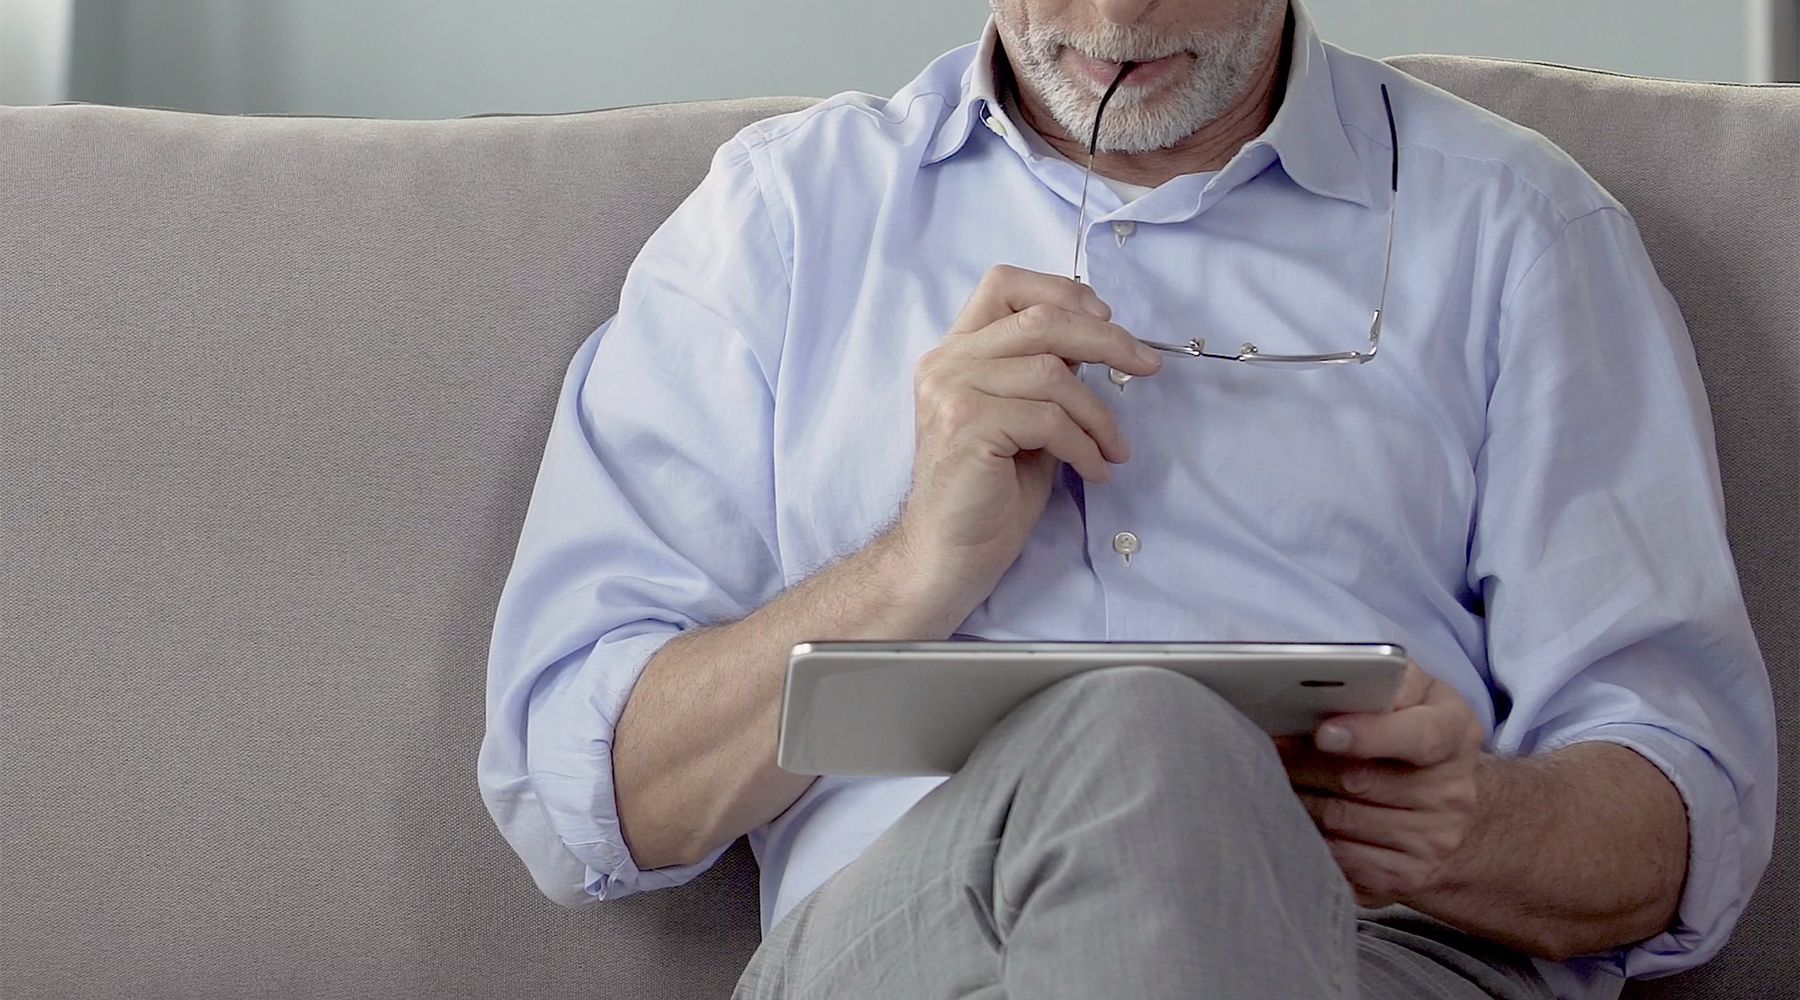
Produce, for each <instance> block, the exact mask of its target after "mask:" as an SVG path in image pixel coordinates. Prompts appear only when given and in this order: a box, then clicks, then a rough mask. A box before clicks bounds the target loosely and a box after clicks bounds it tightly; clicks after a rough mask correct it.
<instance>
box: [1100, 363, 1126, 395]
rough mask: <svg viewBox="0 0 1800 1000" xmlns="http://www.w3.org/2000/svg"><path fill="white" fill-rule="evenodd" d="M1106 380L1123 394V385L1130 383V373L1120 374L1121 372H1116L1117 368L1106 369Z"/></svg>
mask: <svg viewBox="0 0 1800 1000" xmlns="http://www.w3.org/2000/svg"><path fill="white" fill-rule="evenodd" d="M1106 379H1107V381H1109V382H1111V383H1112V384H1113V385H1116V386H1118V387H1119V391H1120V392H1124V391H1125V383H1127V382H1129V381H1131V373H1130V372H1122V371H1120V370H1118V369H1117V368H1108V369H1107V370H1106Z"/></svg>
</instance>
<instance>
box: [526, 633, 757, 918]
mask: <svg viewBox="0 0 1800 1000" xmlns="http://www.w3.org/2000/svg"><path fill="white" fill-rule="evenodd" d="M677 634H679V633H678V632H675V631H659V632H656V633H645V634H639V635H633V636H630V637H627V638H623V639H617V640H611V641H609V640H607V639H602V640H601V641H599V642H597V643H595V645H594V647H593V649H592V650H591V651H590V652H589V653H588V655H587V657H586V658H585V659H581V660H577V661H575V662H574V663H573V664H571V666H570V668H569V669H568V671H567V673H566V674H558V675H555V676H547V677H545V678H544V680H543V682H542V683H543V687H542V688H541V689H540V690H538V691H536V692H534V693H533V695H532V699H531V702H532V704H531V712H530V721H529V724H528V726H527V734H526V747H527V751H526V768H527V771H528V773H529V774H530V776H531V783H532V786H533V788H534V789H535V790H536V792H537V794H538V798H539V799H540V801H542V803H543V805H544V810H545V812H546V813H548V814H549V816H550V822H551V825H552V827H554V828H555V830H556V833H557V836H558V837H560V838H561V839H562V841H563V844H564V846H565V847H567V848H568V851H569V853H570V854H571V855H573V856H574V857H575V858H576V860H578V861H580V862H581V863H582V864H583V865H584V866H585V867H586V871H585V874H584V877H583V887H584V889H585V890H586V891H587V893H588V894H589V895H590V896H593V897H595V898H597V899H617V898H620V897H622V896H629V895H632V894H633V893H638V892H644V891H647V890H650V889H663V888H668V887H671V886H677V885H681V884H682V883H684V882H688V881H691V880H692V879H693V878H694V877H695V876H697V875H699V874H700V873H701V872H704V871H705V870H706V869H708V868H710V867H712V865H713V863H714V862H715V861H717V860H718V859H719V856H720V855H722V854H724V853H725V850H726V848H728V847H730V846H731V845H730V844H725V845H722V846H720V847H719V848H718V849H717V850H715V851H713V852H712V853H711V854H709V855H707V857H706V858H705V859H703V860H702V861H700V862H699V863H698V864H692V865H672V866H669V867H665V868H655V869H650V870H648V871H646V870H642V869H640V868H638V866H637V863H636V861H635V860H633V858H632V857H631V852H630V850H629V849H627V847H626V846H625V837H624V834H623V833H622V832H621V831H620V827H619V809H618V800H617V798H616V797H615V794H614V786H613V766H612V765H613V761H612V745H613V732H614V730H615V729H616V728H617V726H618V724H619V717H620V716H621V715H622V714H624V711H625V701H626V699H627V698H629V697H630V695H631V689H632V688H633V687H634V686H635V685H636V684H637V681H638V678H639V677H641V676H643V672H644V667H645V666H646V665H647V664H648V663H649V661H650V658H651V657H652V656H654V655H656V652H657V651H658V650H660V649H661V648H662V647H663V645H664V644H665V643H667V642H668V641H669V640H670V639H673V638H674V637H675V636H676V635H677Z"/></svg>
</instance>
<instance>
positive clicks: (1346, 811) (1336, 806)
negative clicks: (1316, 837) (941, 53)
mask: <svg viewBox="0 0 1800 1000" xmlns="http://www.w3.org/2000/svg"><path fill="white" fill-rule="evenodd" d="M1319 819H1320V822H1322V823H1324V824H1325V826H1326V827H1327V828H1328V829H1332V830H1337V831H1339V832H1340V833H1342V832H1348V827H1349V824H1350V806H1349V803H1347V802H1345V801H1344V800H1343V799H1326V800H1325V804H1324V806H1323V807H1322V808H1321V809H1320V810H1319Z"/></svg>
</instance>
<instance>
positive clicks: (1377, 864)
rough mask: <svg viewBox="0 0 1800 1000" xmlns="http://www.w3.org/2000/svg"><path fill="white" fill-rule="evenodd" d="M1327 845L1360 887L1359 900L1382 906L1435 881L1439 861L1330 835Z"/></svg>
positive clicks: (1339, 863) (1347, 874)
mask: <svg viewBox="0 0 1800 1000" xmlns="http://www.w3.org/2000/svg"><path fill="white" fill-rule="evenodd" d="M1325 846H1326V847H1327V848H1329V849H1330V850H1331V857H1332V860H1334V861H1336V862H1337V863H1338V867H1339V868H1340V869H1342V870H1343V872H1344V877H1345V878H1346V879H1348V880H1349V882H1350V884H1351V885H1352V886H1353V887H1355V889H1356V899H1357V902H1358V903H1360V904H1362V905H1363V906H1379V905H1385V904H1386V903H1388V902H1391V901H1395V900H1403V899H1405V898H1406V897H1408V896H1410V895H1412V894H1414V893H1417V892H1422V891H1424V890H1425V889H1426V888H1427V887H1429V886H1430V885H1431V881H1432V877H1433V875H1434V874H1435V871H1436V867H1437V866H1435V865H1433V864H1431V863H1429V862H1426V861H1423V860H1421V859H1419V858H1416V857H1414V856H1412V855H1410V854H1407V853H1405V852H1402V851H1396V850H1394V849H1393V848H1390V847H1379V846H1376V845H1373V844H1364V843H1360V842H1358V841H1354V840H1345V839H1343V838H1340V837H1327V838H1326V839H1325Z"/></svg>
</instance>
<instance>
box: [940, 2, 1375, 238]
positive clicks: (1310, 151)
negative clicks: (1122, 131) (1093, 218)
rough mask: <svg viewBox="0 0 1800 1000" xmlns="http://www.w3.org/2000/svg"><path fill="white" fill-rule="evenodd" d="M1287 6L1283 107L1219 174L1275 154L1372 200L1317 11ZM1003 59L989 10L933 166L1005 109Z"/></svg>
mask: <svg viewBox="0 0 1800 1000" xmlns="http://www.w3.org/2000/svg"><path fill="white" fill-rule="evenodd" d="M1288 9H1289V12H1290V14H1291V17H1292V32H1293V34H1292V40H1293V49H1292V52H1291V55H1290V58H1289V61H1288V78H1287V87H1286V89H1285V90H1284V91H1283V93H1282V99H1281V107H1280V108H1278V109H1277V110H1276V112H1275V118H1274V120H1273V121H1271V122H1270V123H1269V127H1268V128H1267V129H1265V130H1264V131H1263V133H1262V135H1260V136H1258V137H1256V138H1255V139H1253V140H1251V141H1250V142H1248V143H1246V144H1245V145H1244V148H1243V149H1242V150H1240V151H1239V153H1238V155H1237V156H1235V157H1233V158H1232V161H1231V162H1230V163H1228V164H1226V166H1225V167H1224V168H1223V169H1222V170H1221V171H1220V182H1221V183H1229V182H1230V179H1231V175H1236V174H1239V173H1240V171H1241V170H1244V169H1253V170H1255V171H1256V172H1260V171H1261V170H1262V169H1263V168H1264V167H1266V166H1267V165H1268V160H1269V159H1270V158H1271V157H1270V154H1271V153H1272V154H1273V156H1272V159H1274V160H1278V161H1279V162H1280V163H1281V167H1282V169H1283V170H1285V171H1286V172H1287V175H1288V176H1289V177H1291V178H1293V180H1294V183H1296V184H1299V185H1300V186H1301V187H1303V188H1305V189H1307V190H1308V191H1311V192H1313V193H1314V194H1320V195H1325V196H1327V197H1331V198H1341V199H1343V200H1345V201H1352V202H1355V203H1357V204H1359V205H1364V206H1368V205H1373V204H1375V192H1374V191H1373V189H1372V187H1371V182H1370V179H1369V174H1368V172H1367V171H1366V170H1364V169H1363V166H1362V164H1361V162H1360V161H1359V160H1358V158H1357V155H1356V150H1355V149H1354V148H1353V147H1352V146H1351V145H1350V140H1349V137H1348V136H1346V135H1345V134H1344V122H1343V119H1342V117H1341V116H1340V115H1339V113H1338V103H1337V92H1336V88H1335V86H1334V84H1333V81H1332V78H1331V66H1330V64H1329V63H1328V61H1327V58H1326V54H1325V43H1324V42H1323V41H1322V40H1321V39H1320V38H1319V33H1318V31H1317V29H1316V28H1315V27H1314V26H1313V20H1312V16H1311V15H1310V14H1309V13H1308V12H1307V10H1306V8H1305V6H1304V5H1303V4H1302V3H1301V0H1289V5H1288ZM1003 58H1005V54H1004V53H1003V52H1002V50H1001V48H1000V33H999V29H998V28H997V27H996V26H995V24H994V18H993V17H992V16H991V15H990V16H989V17H988V21H987V25H986V27H984V28H983V29H982V32H981V39H980V41H978V42H977V43H976V45H975V54H974V58H973V60H972V61H971V62H970V63H969V65H968V67H967V68H966V69H965V70H964V71H963V75H962V86H961V90H960V96H959V98H958V100H957V104H956V107H955V108H954V109H952V111H951V113H950V115H949V116H948V117H947V118H945V120H944V122H943V123H942V124H941V125H940V126H939V127H938V131H937V134H936V135H934V136H933V137H932V141H931V144H930V146H929V147H928V150H927V153H926V157H925V163H926V164H932V163H936V162H938V161H939V160H943V159H946V158H948V157H949V156H951V155H953V154H954V153H956V152H957V151H958V150H960V149H962V147H963V146H964V145H966V144H967V143H968V140H969V135H970V133H971V132H972V131H973V129H974V127H975V123H976V122H977V121H978V120H979V119H980V118H981V116H982V115H983V114H985V113H987V109H988V108H989V107H990V106H991V107H992V108H993V113H994V114H999V113H1000V108H1001V104H1000V98H999V96H998V77H997V70H996V65H997V64H996V60H997V59H1003ZM1263 150H1267V151H1268V152H1263ZM1244 179H1248V178H1247V177H1246V178H1244Z"/></svg>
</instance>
